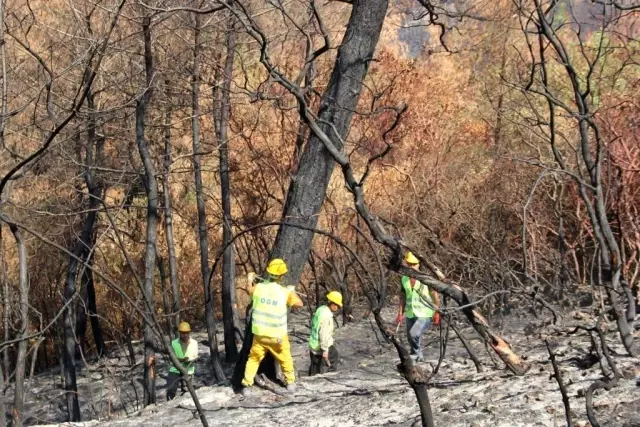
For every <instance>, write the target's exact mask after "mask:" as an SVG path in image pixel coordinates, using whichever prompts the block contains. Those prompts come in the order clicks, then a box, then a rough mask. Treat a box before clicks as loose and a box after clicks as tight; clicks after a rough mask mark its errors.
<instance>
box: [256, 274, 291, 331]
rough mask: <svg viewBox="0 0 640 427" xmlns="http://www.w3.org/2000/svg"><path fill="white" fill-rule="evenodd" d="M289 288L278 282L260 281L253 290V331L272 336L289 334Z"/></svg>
mask: <svg viewBox="0 0 640 427" xmlns="http://www.w3.org/2000/svg"><path fill="white" fill-rule="evenodd" d="M289 292H290V291H289V290H288V289H286V288H283V287H282V286H280V285H279V284H278V283H273V282H264V283H258V284H257V285H256V287H255V289H254V291H253V297H252V305H253V310H252V314H251V332H253V334H254V335H260V336H263V337H270V338H282V337H284V336H286V335H287V299H288V298H289Z"/></svg>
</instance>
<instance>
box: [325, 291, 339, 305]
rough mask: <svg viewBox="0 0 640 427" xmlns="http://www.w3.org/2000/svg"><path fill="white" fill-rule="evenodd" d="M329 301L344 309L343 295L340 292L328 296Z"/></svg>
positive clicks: (332, 292) (330, 293)
mask: <svg viewBox="0 0 640 427" xmlns="http://www.w3.org/2000/svg"><path fill="white" fill-rule="evenodd" d="M327 299H328V300H329V301H331V302H332V303H334V304H336V305H338V306H339V307H342V294H341V293H340V292H338V291H331V292H329V293H328V294H327Z"/></svg>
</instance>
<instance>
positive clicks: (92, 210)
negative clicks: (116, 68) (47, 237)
mask: <svg viewBox="0 0 640 427" xmlns="http://www.w3.org/2000/svg"><path fill="white" fill-rule="evenodd" d="M87 107H88V109H89V112H88V120H87V121H88V127H87V146H86V152H85V160H84V164H85V165H86V170H85V171H84V181H85V184H86V186H87V189H88V191H89V208H88V213H87V215H86V217H85V221H84V226H83V229H82V234H81V236H80V241H79V242H78V243H77V244H78V245H79V249H80V251H81V252H80V253H81V254H82V256H81V259H83V260H85V262H87V263H89V262H90V260H92V259H93V244H94V226H95V223H96V218H97V215H98V209H99V208H100V204H101V202H100V201H101V199H102V193H103V186H102V185H101V183H100V181H99V180H98V179H97V178H96V176H95V173H94V170H93V167H94V166H95V165H98V164H99V162H100V158H101V157H102V150H103V148H104V137H103V136H98V135H96V119H95V103H94V97H93V91H91V90H89V91H88V92H87ZM71 261H72V260H71V259H70V260H69V268H71ZM74 261H76V266H75V268H76V269H77V263H78V261H77V260H74ZM81 271H82V277H81V282H80V283H81V285H80V297H81V302H80V303H79V304H76V316H77V318H76V337H77V339H78V342H79V344H80V348H81V350H82V351H83V352H84V351H85V342H86V337H85V335H86V330H87V314H88V315H89V317H90V318H91V328H92V331H93V337H94V342H95V344H96V350H97V352H98V356H99V357H101V356H102V354H103V352H104V340H103V338H102V330H101V328H100V322H99V319H98V317H97V314H98V313H97V306H96V293H95V287H94V281H93V270H92V269H90V268H86V267H83V268H82V270H81ZM73 274H75V275H76V276H77V273H76V272H73ZM67 280H69V276H68V275H67ZM74 280H75V277H74Z"/></svg>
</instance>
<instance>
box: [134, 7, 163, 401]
mask: <svg viewBox="0 0 640 427" xmlns="http://www.w3.org/2000/svg"><path fill="white" fill-rule="evenodd" d="M142 35H143V38H144V70H145V83H146V84H145V87H144V89H143V93H142V95H141V96H140V98H139V99H138V100H137V101H136V143H137V145H138V152H139V154H140V159H141V160H142V164H143V166H144V184H145V190H146V193H147V232H146V247H145V257H144V288H143V295H144V298H145V301H146V303H147V304H146V311H147V319H148V318H150V317H151V316H152V315H153V310H154V308H153V307H154V306H153V303H154V297H153V294H154V282H155V271H156V241H157V233H158V231H157V229H156V227H157V224H158V184H157V182H156V171H155V166H154V165H153V160H152V159H151V153H150V152H149V146H148V144H147V140H146V138H145V126H146V119H147V108H148V105H149V101H150V99H151V96H152V94H153V78H154V71H153V51H152V46H151V18H150V17H149V16H143V18H142ZM143 386H144V401H143V403H144V405H145V406H147V405H151V404H153V403H155V402H156V349H155V342H154V333H153V325H152V324H151V323H150V321H149V320H145V325H144V380H143Z"/></svg>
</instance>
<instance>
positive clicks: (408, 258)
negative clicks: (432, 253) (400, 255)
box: [404, 252, 420, 264]
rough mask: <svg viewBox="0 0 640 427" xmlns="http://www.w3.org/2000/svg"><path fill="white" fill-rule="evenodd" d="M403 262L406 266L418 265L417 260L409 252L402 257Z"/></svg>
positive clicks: (418, 261)
mask: <svg viewBox="0 0 640 427" xmlns="http://www.w3.org/2000/svg"><path fill="white" fill-rule="evenodd" d="M404 260H405V261H406V262H407V264H420V260H418V258H416V256H415V255H414V254H412V253H411V252H407V255H405V257H404Z"/></svg>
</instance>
